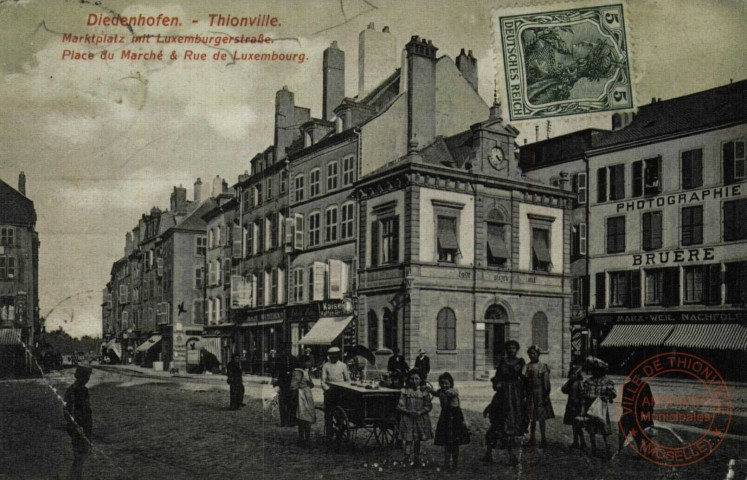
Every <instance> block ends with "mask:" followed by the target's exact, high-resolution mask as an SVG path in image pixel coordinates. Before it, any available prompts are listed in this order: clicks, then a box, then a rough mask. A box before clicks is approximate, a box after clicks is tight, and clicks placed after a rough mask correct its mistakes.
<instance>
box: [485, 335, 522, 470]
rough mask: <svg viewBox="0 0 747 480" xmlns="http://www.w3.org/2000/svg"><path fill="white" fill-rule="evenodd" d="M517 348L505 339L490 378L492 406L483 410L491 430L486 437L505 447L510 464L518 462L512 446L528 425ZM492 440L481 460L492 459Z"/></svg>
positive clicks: (513, 342)
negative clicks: (499, 357)
mask: <svg viewBox="0 0 747 480" xmlns="http://www.w3.org/2000/svg"><path fill="white" fill-rule="evenodd" d="M519 348H520V346H519V342H517V341H516V340H509V341H507V342H506V343H505V345H504V351H505V354H504V356H503V357H501V359H500V360H499V362H498V367H497V368H496V369H495V376H494V377H493V378H492V379H491V381H492V382H493V389H494V390H495V391H496V393H495V396H494V402H493V403H491V405H493V404H495V405H494V406H492V407H490V410H489V411H486V412H485V413H486V414H487V415H488V416H490V418H491V430H492V432H491V431H489V432H488V433H489V434H490V438H491V439H493V438H495V439H497V440H499V441H500V442H501V446H502V447H503V448H505V449H506V450H508V455H509V458H510V460H511V464H512V465H514V466H515V465H518V463H519V459H518V457H517V456H516V452H515V451H514V447H516V446H517V444H519V442H520V439H521V438H522V437H523V436H524V434H525V433H526V430H527V426H528V424H529V420H528V416H527V402H526V379H525V377H524V371H525V370H524V367H525V365H526V362H525V361H524V359H523V358H521V357H517V356H516V354H517V353H518V352H519ZM486 410H487V409H486ZM491 412H492V413H491ZM487 437H488V434H486V440H487ZM494 441H495V440H491V442H488V443H487V445H486V448H485V456H484V457H483V458H482V461H484V462H492V461H493V447H494V446H495V443H492V442H494Z"/></svg>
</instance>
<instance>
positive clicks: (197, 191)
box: [194, 177, 202, 205]
mask: <svg viewBox="0 0 747 480" xmlns="http://www.w3.org/2000/svg"><path fill="white" fill-rule="evenodd" d="M194 199H195V200H194V202H195V205H199V204H200V202H201V201H202V180H201V179H200V178H199V177H198V178H197V180H196V181H195V192H194Z"/></svg>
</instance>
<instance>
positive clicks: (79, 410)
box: [65, 366, 93, 480]
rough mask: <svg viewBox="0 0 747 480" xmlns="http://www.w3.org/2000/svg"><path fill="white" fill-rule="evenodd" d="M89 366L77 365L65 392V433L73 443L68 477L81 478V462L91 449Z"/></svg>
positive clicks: (76, 479) (91, 413) (91, 421)
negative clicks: (73, 378) (71, 463)
mask: <svg viewBox="0 0 747 480" xmlns="http://www.w3.org/2000/svg"><path fill="white" fill-rule="evenodd" d="M92 371H93V370H92V369H91V367H88V366H78V367H77V368H76V369H75V382H74V383H73V384H72V385H71V386H70V387H69V388H68V389H67V391H66V392H65V421H66V422H67V433H68V435H70V439H71V440H72V443H73V465H72V466H71V467H70V478H71V479H74V480H78V479H81V478H83V463H85V461H86V458H87V457H88V454H89V453H90V451H91V431H92V429H93V412H92V411H91V401H90V399H89V397H88V388H86V384H87V383H88V380H90V379H91V373H92Z"/></svg>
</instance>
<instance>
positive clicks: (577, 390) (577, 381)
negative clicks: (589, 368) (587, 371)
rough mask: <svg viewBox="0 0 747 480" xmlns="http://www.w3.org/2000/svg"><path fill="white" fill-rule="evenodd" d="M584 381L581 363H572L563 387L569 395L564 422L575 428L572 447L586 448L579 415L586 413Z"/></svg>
mask: <svg viewBox="0 0 747 480" xmlns="http://www.w3.org/2000/svg"><path fill="white" fill-rule="evenodd" d="M583 381H584V378H583V374H582V373H581V365H578V364H575V365H572V366H571V371H570V373H569V374H568V380H567V381H566V382H565V384H564V385H563V388H562V389H561V391H562V392H563V393H565V394H566V395H568V403H566V405H565V415H563V423H564V424H565V425H571V426H572V428H573V443H572V444H571V447H570V448H571V449H574V448H580V449H581V450H584V449H585V448H586V442H585V441H584V431H583V429H582V428H581V424H580V423H579V420H578V417H580V416H581V415H583V414H584V390H583V384H582V382H583Z"/></svg>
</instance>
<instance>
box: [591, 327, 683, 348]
mask: <svg viewBox="0 0 747 480" xmlns="http://www.w3.org/2000/svg"><path fill="white" fill-rule="evenodd" d="M672 330H674V325H615V326H614V327H612V330H610V333H609V334H608V335H607V337H605V339H604V340H603V341H602V343H601V344H600V345H599V346H600V347H608V348H609V347H658V346H661V345H662V344H663V343H664V340H666V339H667V337H669V334H670V333H672Z"/></svg>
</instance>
